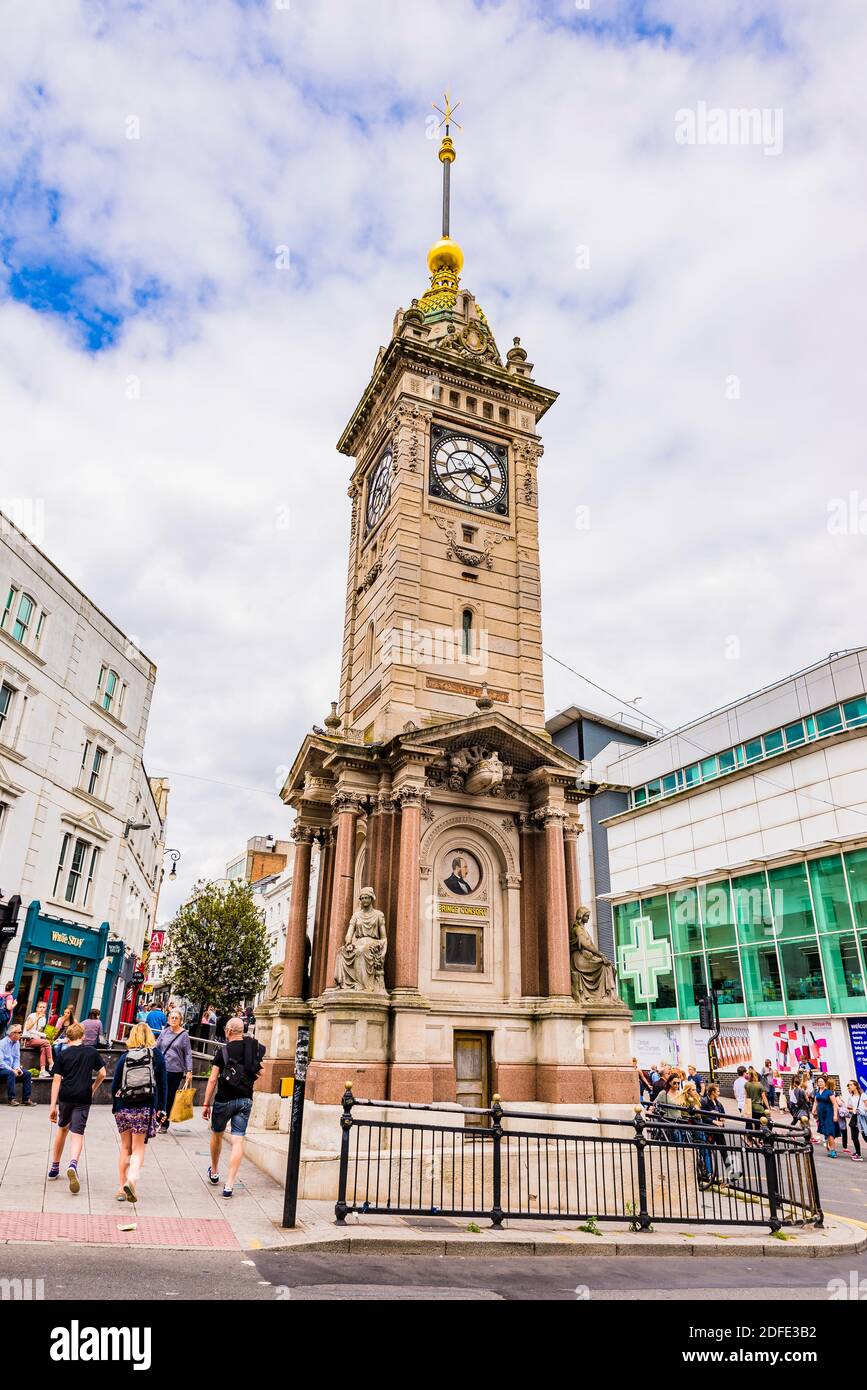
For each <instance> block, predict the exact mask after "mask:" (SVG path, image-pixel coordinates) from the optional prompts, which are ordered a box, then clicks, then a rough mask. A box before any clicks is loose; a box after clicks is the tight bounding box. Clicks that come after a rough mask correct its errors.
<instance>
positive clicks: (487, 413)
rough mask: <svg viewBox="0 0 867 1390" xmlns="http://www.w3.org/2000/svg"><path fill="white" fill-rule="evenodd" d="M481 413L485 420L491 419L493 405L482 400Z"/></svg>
mask: <svg viewBox="0 0 867 1390" xmlns="http://www.w3.org/2000/svg"><path fill="white" fill-rule="evenodd" d="M482 415H483V416H484V417H485V419H486V420H493V418H494V407H493V406H492V405H491V402H490V401H483V402H482Z"/></svg>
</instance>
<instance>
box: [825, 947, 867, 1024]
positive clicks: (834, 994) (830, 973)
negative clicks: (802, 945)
mask: <svg viewBox="0 0 867 1390" xmlns="http://www.w3.org/2000/svg"><path fill="white" fill-rule="evenodd" d="M819 949H820V951H821V953H822V964H823V965H824V967H825V980H826V982H827V986H828V1000H829V1003H830V1005H831V1008H832V1009H833V1010H834V1011H835V1012H836V1013H848V1012H852V1011H853V1010H857V1011H858V1012H859V1013H861V1012H863V1010H864V1007H865V1005H867V998H865V993H867V991H865V981H864V970H863V967H862V964H861V957H860V956H859V954H858V946H857V943H856V941H855V933H854V932H838V933H837V935H836V936H823V937H821V938H820V941H819Z"/></svg>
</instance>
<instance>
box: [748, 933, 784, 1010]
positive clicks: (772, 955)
mask: <svg viewBox="0 0 867 1390" xmlns="http://www.w3.org/2000/svg"><path fill="white" fill-rule="evenodd" d="M741 967H742V970H743V981H744V991H745V993H746V1001H747V1013H749V1014H751V1015H753V1016H754V1017H757V1018H762V1017H768V1016H770V1015H773V1014H779V1013H780V1008H781V1004H782V1000H783V985H782V980H781V979H780V967H779V963H778V961H777V952H776V949H775V947H774V946H745V947H744V949H743V950H742V951H741Z"/></svg>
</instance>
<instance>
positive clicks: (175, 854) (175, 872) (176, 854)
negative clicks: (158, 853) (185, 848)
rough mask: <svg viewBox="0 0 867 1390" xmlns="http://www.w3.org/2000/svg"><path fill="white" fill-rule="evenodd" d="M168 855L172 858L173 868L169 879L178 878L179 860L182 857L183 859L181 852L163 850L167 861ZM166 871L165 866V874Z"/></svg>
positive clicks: (177, 850)
mask: <svg viewBox="0 0 867 1390" xmlns="http://www.w3.org/2000/svg"><path fill="white" fill-rule="evenodd" d="M167 854H168V855H169V856H170V857H171V861H172V867H171V872H170V873H169V878H177V876H178V860H179V859H180V857H181V851H180V850H179V849H164V850H163V859H165V857H166V855H167ZM165 871H166V868H165V865H163V873H165Z"/></svg>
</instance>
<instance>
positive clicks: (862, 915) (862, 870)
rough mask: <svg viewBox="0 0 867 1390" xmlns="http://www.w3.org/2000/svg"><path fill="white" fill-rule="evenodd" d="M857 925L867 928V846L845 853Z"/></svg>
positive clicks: (847, 875) (844, 858)
mask: <svg viewBox="0 0 867 1390" xmlns="http://www.w3.org/2000/svg"><path fill="white" fill-rule="evenodd" d="M843 862H844V864H845V865H846V877H847V878H848V880H849V892H850V893H851V895H852V910H853V912H854V913H855V925H856V926H857V927H860V928H862V929H864V930H867V848H865V849H852V850H849V851H848V853H846V854H844V855H843Z"/></svg>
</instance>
